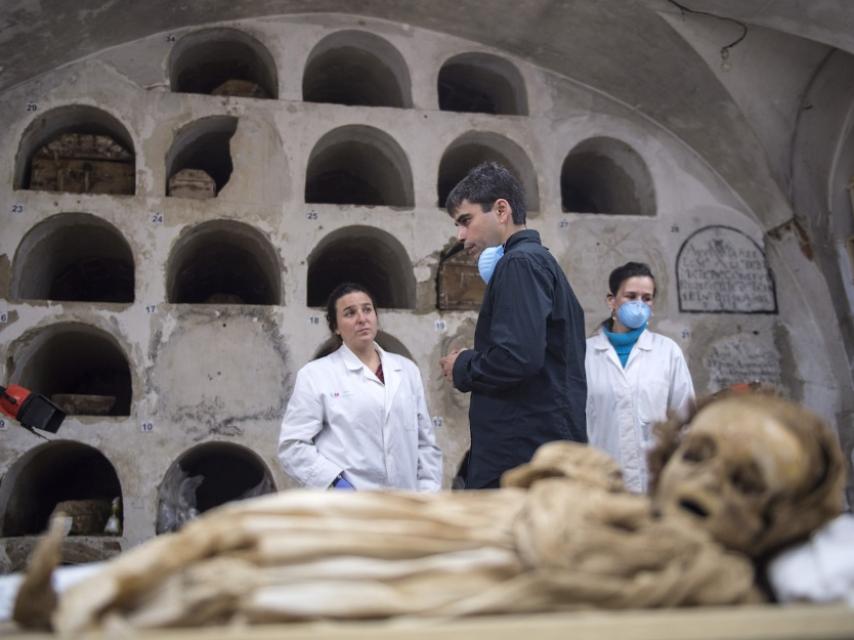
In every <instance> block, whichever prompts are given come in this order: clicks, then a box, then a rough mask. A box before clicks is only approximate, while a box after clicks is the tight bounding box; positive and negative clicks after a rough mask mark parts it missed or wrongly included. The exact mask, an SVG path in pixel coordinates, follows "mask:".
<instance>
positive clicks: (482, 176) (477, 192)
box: [445, 162, 527, 224]
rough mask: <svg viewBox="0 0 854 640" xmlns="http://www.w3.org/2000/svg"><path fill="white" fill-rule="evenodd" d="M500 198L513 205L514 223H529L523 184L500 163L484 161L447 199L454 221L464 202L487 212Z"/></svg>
mask: <svg viewBox="0 0 854 640" xmlns="http://www.w3.org/2000/svg"><path fill="white" fill-rule="evenodd" d="M499 198H504V199H505V200H507V202H509V203H510V208H511V209H512V210H513V223H514V224H525V218H526V216H527V212H526V211H525V190H524V189H523V188H522V185H521V184H520V183H519V181H518V180H517V179H516V176H514V175H513V174H512V173H510V170H509V169H507V167H505V166H503V165H500V164H498V163H497V162H484V163H482V164H479V165H477V166H476V167H475V168H474V169H472V170H471V171H469V172H468V174H467V175H466V177H465V178H463V179H462V180H460V181H459V182H458V183H457V186H455V187H454V188H453V189H451V193H449V194H448V198H447V199H446V200H445V208H446V209H447V210H448V214H449V215H450V216H451V217H452V218H453V217H454V213H455V212H456V210H457V209H458V208H459V207H460V205H461V204H462V203H463V200H468V201H469V202H471V203H472V204H479V205H480V208H481V209H482V210H483V212H484V213H486V212H487V211H489V210H490V209H491V208H492V205H493V204H495V201H496V200H498V199H499Z"/></svg>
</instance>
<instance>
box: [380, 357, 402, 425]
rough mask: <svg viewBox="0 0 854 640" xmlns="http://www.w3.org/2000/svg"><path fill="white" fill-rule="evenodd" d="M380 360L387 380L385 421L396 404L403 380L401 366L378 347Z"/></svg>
mask: <svg viewBox="0 0 854 640" xmlns="http://www.w3.org/2000/svg"><path fill="white" fill-rule="evenodd" d="M377 351H379V354H380V359H381V360H382V363H383V377H384V378H385V419H386V421H388V417H389V415H390V414H391V405H392V403H393V402H394V396H395V394H396V393H397V390H398V388H399V387H400V382H401V380H402V378H403V376H402V371H401V368H400V366H399V365H398V364H397V362H395V361H394V360H393V359H392V358H390V357H389V356H388V354H387V353H386V352H385V351H383V350H382V349H381V348H380V347H377Z"/></svg>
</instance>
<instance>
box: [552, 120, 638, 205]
mask: <svg viewBox="0 0 854 640" xmlns="http://www.w3.org/2000/svg"><path fill="white" fill-rule="evenodd" d="M560 195H561V208H562V209H563V210H564V211H572V212H575V213H618V214H625V215H637V216H654V215H655V188H654V186H653V183H652V176H651V175H650V173H649V169H648V168H647V166H646V163H645V162H644V160H643V158H641V156H640V155H639V154H638V152H637V151H635V150H634V149H632V148H631V147H630V146H629V145H627V144H626V143H625V142H622V141H621V140H616V139H614V138H608V137H597V138H590V139H588V140H585V141H584V142H582V143H580V144H578V145H576V147H575V148H574V149H573V150H572V151H571V152H570V153H569V155H567V156H566V159H565V160H564V161H563V167H562V168H561V171H560Z"/></svg>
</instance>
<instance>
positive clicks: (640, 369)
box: [584, 329, 694, 493]
mask: <svg viewBox="0 0 854 640" xmlns="http://www.w3.org/2000/svg"><path fill="white" fill-rule="evenodd" d="M584 364H585V369H586V371H587V437H588V439H589V441H590V444H591V445H593V446H595V447H597V448H599V449H602V450H603V451H605V452H606V453H608V454H609V455H611V456H612V457H613V458H614V459H615V460H616V461H617V462H618V463H619V464H620V467H621V468H622V470H623V480H624V481H625V484H626V487H627V488H628V489H629V490H631V491H635V492H638V493H646V492H647V488H648V471H647V462H646V456H647V451H648V449H649V448H650V447H651V446H652V444H653V442H652V438H653V434H652V426H653V425H654V424H655V423H656V422H658V421H660V420H664V419H665V418H666V417H667V414H668V412H670V411H676V412H686V411H688V410H689V409H690V408H691V406H692V405H693V402H694V385H693V383H692V382H691V373H690V372H689V371H688V365H687V363H686V362H685V357H684V356H683V355H682V350H681V349H680V348H679V346H678V345H677V344H676V343H675V342H673V340H671V339H670V338H667V337H666V336H662V335H660V334H658V333H653V332H652V331H649V330H645V331H644V332H643V333H641V335H640V336H639V337H638V341H637V342H636V343H635V346H634V347H633V348H632V351H631V353H630V354H629V359H628V361H627V362H626V366H625V368H623V366H622V365H621V364H620V358H619V356H618V355H617V352H616V351H615V350H614V347H613V345H611V343H610V342H609V341H608V337H607V336H606V335H605V334H604V333H603V332H602V331H601V329H600V330H599V332H598V333H597V334H596V335H594V336H592V337H591V338H588V339H587V354H586V357H585V363H584Z"/></svg>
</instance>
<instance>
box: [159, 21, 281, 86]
mask: <svg viewBox="0 0 854 640" xmlns="http://www.w3.org/2000/svg"><path fill="white" fill-rule="evenodd" d="M169 69H170V71H169V81H170V88H171V89H172V91H176V92H182V93H204V94H211V95H225V96H239V97H244V98H277V97H278V95H279V87H278V80H277V72H276V63H275V61H274V60H273V56H272V55H270V52H269V51H268V50H267V48H266V47H265V46H264V45H263V44H261V43H260V42H259V41H258V40H256V39H255V38H253V37H252V36H250V35H248V34H246V33H243V32H242V31H238V30H237V29H205V30H203V31H197V32H195V33H191V34H189V35H187V36H184V37H183V38H181V40H179V41H178V42H177V43H176V44H175V47H174V48H173V49H172V53H171V56H170V62H169Z"/></svg>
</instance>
